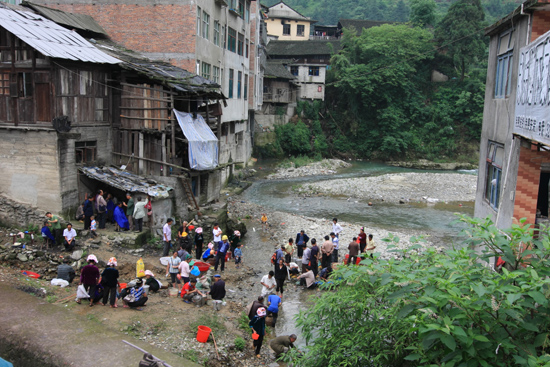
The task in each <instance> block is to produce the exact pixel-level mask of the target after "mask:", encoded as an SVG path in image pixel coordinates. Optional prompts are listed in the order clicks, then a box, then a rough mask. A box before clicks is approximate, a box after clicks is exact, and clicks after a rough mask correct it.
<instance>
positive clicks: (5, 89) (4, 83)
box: [0, 73, 10, 96]
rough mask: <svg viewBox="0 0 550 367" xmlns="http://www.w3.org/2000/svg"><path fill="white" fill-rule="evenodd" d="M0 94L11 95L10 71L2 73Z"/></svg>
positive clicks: (0, 75) (0, 76)
mask: <svg viewBox="0 0 550 367" xmlns="http://www.w3.org/2000/svg"><path fill="white" fill-rule="evenodd" d="M0 95H4V96H9V95H10V73H2V74H0Z"/></svg>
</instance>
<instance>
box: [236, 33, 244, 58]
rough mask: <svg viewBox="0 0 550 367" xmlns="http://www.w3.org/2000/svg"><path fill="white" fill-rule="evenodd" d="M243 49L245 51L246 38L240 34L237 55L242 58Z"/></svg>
mask: <svg viewBox="0 0 550 367" xmlns="http://www.w3.org/2000/svg"><path fill="white" fill-rule="evenodd" d="M243 49H244V36H243V35H242V34H240V33H239V39H238V41H237V53H238V54H239V55H241V56H242V55H243V54H244V53H243V52H244V51H243Z"/></svg>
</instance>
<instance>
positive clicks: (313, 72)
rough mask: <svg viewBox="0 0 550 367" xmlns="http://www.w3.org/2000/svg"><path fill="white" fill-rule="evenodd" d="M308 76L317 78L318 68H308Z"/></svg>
mask: <svg viewBox="0 0 550 367" xmlns="http://www.w3.org/2000/svg"><path fill="white" fill-rule="evenodd" d="M309 76H319V67H318V66H310V67H309Z"/></svg>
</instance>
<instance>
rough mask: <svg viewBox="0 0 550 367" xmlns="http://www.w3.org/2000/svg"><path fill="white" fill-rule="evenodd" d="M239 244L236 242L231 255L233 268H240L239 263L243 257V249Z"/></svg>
mask: <svg viewBox="0 0 550 367" xmlns="http://www.w3.org/2000/svg"><path fill="white" fill-rule="evenodd" d="M241 246H242V245H241V244H240V243H237V247H235V251H234V253H233V255H235V268H237V269H238V268H240V263H241V261H242V257H243V250H241Z"/></svg>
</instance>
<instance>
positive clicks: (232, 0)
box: [229, 0, 237, 9]
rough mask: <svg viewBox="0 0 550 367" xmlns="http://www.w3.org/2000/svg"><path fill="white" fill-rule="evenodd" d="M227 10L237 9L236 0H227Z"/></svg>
mask: <svg viewBox="0 0 550 367" xmlns="http://www.w3.org/2000/svg"><path fill="white" fill-rule="evenodd" d="M229 9H237V0H229Z"/></svg>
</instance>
